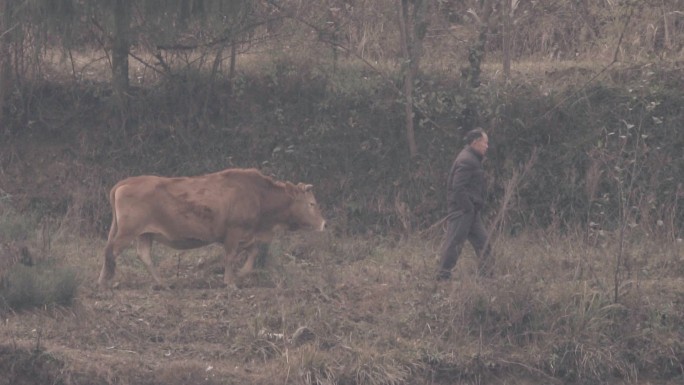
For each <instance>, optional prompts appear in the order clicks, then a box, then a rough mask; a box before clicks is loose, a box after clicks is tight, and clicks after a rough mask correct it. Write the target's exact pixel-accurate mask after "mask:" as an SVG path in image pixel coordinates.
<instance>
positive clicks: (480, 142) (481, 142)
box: [470, 134, 489, 156]
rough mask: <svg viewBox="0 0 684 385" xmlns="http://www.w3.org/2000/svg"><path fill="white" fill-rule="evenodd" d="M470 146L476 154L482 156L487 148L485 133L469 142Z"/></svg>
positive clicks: (487, 140) (487, 139) (487, 141)
mask: <svg viewBox="0 0 684 385" xmlns="http://www.w3.org/2000/svg"><path fill="white" fill-rule="evenodd" d="M470 147H472V148H473V150H475V151H476V152H477V153H478V154H480V155H482V156H484V154H485V153H486V152H487V148H488V147H489V138H488V137H487V134H482V136H481V137H479V138H477V139H475V140H474V141H473V143H471V144H470Z"/></svg>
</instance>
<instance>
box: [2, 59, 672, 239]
mask: <svg viewBox="0 0 684 385" xmlns="http://www.w3.org/2000/svg"><path fill="white" fill-rule="evenodd" d="M296 68H298V67H297V63H295V62H284V63H280V64H277V65H274V66H273V70H272V71H271V72H269V73H267V74H249V73H243V74H241V75H240V77H239V79H238V81H237V82H236V87H235V88H233V89H232V93H231V87H229V86H228V84H227V83H221V82H220V81H217V82H215V83H214V84H211V85H210V84H209V83H208V82H209V79H207V78H205V77H203V76H202V75H201V74H197V73H194V74H187V76H178V77H175V78H171V79H167V80H166V83H164V84H163V85H162V87H159V88H155V89H139V90H137V91H136V94H135V95H133V96H131V99H130V100H129V109H128V110H127V111H126V112H125V113H126V114H125V115H122V114H121V112H120V111H117V110H116V108H114V107H113V106H112V105H111V104H110V103H109V99H108V96H106V93H102V92H95V90H88V87H85V88H86V89H85V90H82V91H88V92H85V93H84V92H76V91H73V92H71V91H62V92H57V91H55V92H53V94H55V95H59V100H53V99H54V98H51V97H49V95H48V96H45V97H44V98H43V99H40V100H38V99H36V100H35V101H34V103H35V104H34V105H32V106H28V107H27V108H29V109H34V110H39V111H40V112H41V114H42V116H46V117H50V118H53V119H55V120H58V119H69V121H70V122H72V123H73V124H70V125H66V124H64V122H62V123H55V124H54V125H57V126H60V127H63V128H62V129H60V130H61V131H62V132H61V134H62V135H63V136H62V138H64V139H63V140H64V143H65V144H67V143H74V142H76V143H78V146H80V148H77V149H75V153H76V154H75V156H76V158H77V159H76V162H80V163H81V164H84V165H87V166H85V167H83V168H81V169H79V170H78V172H76V171H72V174H73V175H71V176H69V177H65V178H64V179H65V180H60V181H56V183H62V184H74V183H76V184H79V183H83V182H82V181H84V180H86V181H89V182H90V184H91V185H92V188H91V189H90V190H88V189H86V193H83V192H82V193H80V194H78V196H76V195H75V194H74V193H73V191H75V190H76V189H74V188H73V187H74V186H73V185H71V186H70V187H69V188H67V189H64V190H65V191H71V196H69V197H62V198H63V199H67V201H69V202H71V203H70V204H71V205H72V206H73V205H75V204H78V205H79V207H86V208H88V211H89V213H90V214H89V215H90V217H91V220H92V221H95V222H97V224H98V226H97V227H98V228H100V229H103V228H105V227H106V225H107V224H108V222H109V219H108V216H109V209H108V207H107V205H108V204H107V202H106V189H107V188H108V186H111V185H112V184H113V183H114V182H115V180H116V179H117V178H120V177H123V176H127V175H132V174H139V173H156V174H166V175H183V174H197V173H203V172H209V171H215V170H218V169H222V168H225V167H230V166H237V167H258V168H261V169H264V170H265V171H266V172H268V173H272V174H274V175H276V176H277V177H279V178H283V179H290V180H297V181H300V180H301V181H307V182H310V183H314V184H315V185H316V186H317V191H318V196H319V198H320V201H321V202H323V204H324V206H325V208H326V211H327V214H328V215H329V216H330V217H331V218H332V219H334V223H335V224H336V226H337V228H338V230H339V231H342V232H348V233H358V232H382V233H387V232H395V231H400V232H405V231H410V230H414V229H421V228H425V227H428V226H430V225H432V224H434V223H435V222H437V221H438V220H439V219H440V218H441V217H442V216H443V214H444V209H445V208H444V179H445V175H446V172H447V170H448V167H449V166H450V163H451V160H452V159H453V156H454V155H455V154H456V152H457V151H458V150H459V149H460V148H461V146H462V145H463V143H462V141H461V137H462V135H463V134H464V133H465V131H467V130H468V129H470V128H472V125H475V124H477V125H482V126H484V127H485V128H486V129H487V130H488V131H489V132H490V136H491V138H492V140H491V141H492V145H491V148H490V153H489V160H488V162H487V163H488V164H487V170H488V173H489V176H490V178H489V180H490V186H489V187H490V188H489V193H490V194H489V200H490V205H489V207H490V209H491V211H490V212H491V213H493V212H494V211H495V210H496V209H497V208H498V207H499V205H500V204H501V199H502V196H503V192H504V189H505V186H506V182H507V181H510V179H511V176H512V175H513V174H515V173H516V172H518V170H520V168H521V167H522V165H523V164H525V163H526V162H527V161H528V160H529V158H530V156H531V154H532V153H536V154H537V160H536V162H535V164H534V165H533V167H532V168H531V170H530V171H529V173H528V174H527V176H526V177H525V178H524V179H523V180H521V181H520V183H519V184H517V185H516V186H509V188H515V194H513V195H514V198H515V199H514V200H513V202H509V203H511V205H510V206H509V209H508V210H507V211H505V213H504V214H505V216H504V219H505V224H506V226H507V227H508V228H509V229H514V228H517V227H522V226H535V227H536V226H541V227H547V226H550V225H558V226H562V227H567V226H574V225H576V224H578V223H579V224H582V225H583V226H584V225H586V224H588V223H589V222H593V223H594V224H596V225H600V226H601V227H604V228H614V227H615V226H616V225H617V224H618V223H620V222H625V221H627V222H629V223H630V224H631V225H633V226H643V228H644V230H645V231H647V232H649V233H653V232H655V231H658V232H660V233H665V234H666V235H667V236H669V237H678V236H681V234H680V233H679V230H678V229H679V228H681V226H682V224H683V223H684V214H682V213H681V210H678V207H679V205H680V203H681V199H682V187H681V182H679V181H680V180H682V175H681V170H682V169H684V167H683V166H684V159H683V158H682V153H681V148H683V147H684V133H682V131H681V130H680V129H678V122H681V121H682V115H683V111H682V107H681V106H682V105H684V101H683V100H682V98H683V97H684V96H682V94H681V92H680V91H679V90H681V86H682V85H681V80H679V79H678V78H677V77H676V75H675V74H676V72H670V71H669V70H668V69H665V68H663V69H659V68H655V67H649V68H616V69H614V70H612V71H613V72H612V73H610V76H603V77H599V78H598V79H594V80H593V81H591V82H590V83H588V84H585V83H582V82H586V80H588V78H589V77H590V76H592V75H593V71H591V70H588V69H582V71H579V70H572V71H565V72H560V74H559V73H558V72H553V73H551V74H548V75H547V76H533V75H530V76H527V77H525V76H520V77H518V79H517V80H515V81H514V82H510V83H506V84H503V83H500V82H498V81H497V80H496V79H491V80H490V81H488V82H485V83H483V85H482V86H481V87H480V89H478V90H476V91H469V90H468V89H466V88H464V87H462V86H461V85H460V84H459V82H458V79H456V80H449V79H442V78H440V76H439V74H431V75H427V74H426V75H424V76H423V77H422V80H421V81H420V82H419V83H418V84H417V87H416V92H417V95H416V103H417V104H416V110H417V114H416V123H417V124H416V127H417V131H416V137H417V142H418V149H419V157H418V158H417V159H409V156H408V151H407V144H406V142H405V138H404V133H403V118H402V114H403V109H402V105H401V98H400V95H399V93H398V89H399V88H398V87H397V85H396V84H395V81H394V80H392V79H389V78H385V77H382V76H380V75H377V74H373V73H367V72H365V71H363V70H359V69H354V68H345V67H344V66H340V65H338V66H337V67H336V68H335V69H334V70H333V69H330V70H329V71H325V70H322V69H320V68H319V69H316V70H314V69H311V68H309V69H306V68H308V67H302V68H304V69H305V70H304V71H296V70H295V69H296ZM613 79H617V80H619V81H620V82H621V84H616V83H614V82H613ZM578 82H579V84H584V86H578V85H577V84H578ZM190 84H193V86H190ZM55 87H56V86H55ZM92 87H94V88H97V86H96V85H94V86H92ZM82 95H87V97H83V96H82ZM65 106H66V108H67V109H72V110H74V111H76V112H75V113H74V114H70V115H69V116H68V117H66V118H65V117H63V114H62V113H61V112H62V111H63V110H64V109H65ZM79 109H80V110H79ZM466 111H469V112H467V113H468V114H474V115H472V116H466ZM54 129H55V128H54V127H53V128H52V129H51V130H54ZM46 130H47V131H50V129H49V128H48V127H47V126H45V127H42V126H38V125H36V127H29V128H23V129H21V130H19V129H16V128H15V129H13V130H12V132H14V135H15V136H14V138H15V140H14V141H12V142H13V143H17V142H21V141H22V138H23V139H25V140H29V138H32V139H30V140H32V141H33V143H39V142H40V141H41V138H44V139H45V140H46V141H47V140H48V139H49V140H50V141H52V143H53V144H54V142H55V141H56V139H55V138H54V137H52V136H51V135H48V134H47V133H46ZM75 138H78V140H77V141H76V139H75ZM69 146H70V147H73V145H69ZM3 153H10V152H5V151H3ZM72 155H74V154H73V153H72ZM3 158H4V159H3V163H4V164H6V165H9V164H11V163H12V161H13V160H12V159H11V158H9V157H3ZM33 172H35V173H40V172H41V171H40V170H34V171H33ZM83 174H87V176H86V175H83ZM24 191H26V190H24ZM88 192H90V193H88ZM10 193H12V192H11V191H10ZM25 193H26V194H27V195H30V194H31V192H30V191H26V192H25ZM53 198H55V199H57V197H53ZM75 200H81V201H83V200H85V201H87V202H86V203H84V202H75ZM67 206H68V205H67ZM48 207H49V205H48ZM58 207H64V206H63V205H59V206H58Z"/></svg>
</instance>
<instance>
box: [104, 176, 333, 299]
mask: <svg viewBox="0 0 684 385" xmlns="http://www.w3.org/2000/svg"><path fill="white" fill-rule="evenodd" d="M311 188H312V186H311V185H305V184H302V183H300V184H298V185H294V184H292V183H290V182H281V181H275V180H273V179H272V178H269V177H267V176H264V175H263V174H261V173H260V172H259V171H257V170H255V169H227V170H223V171H220V172H216V173H212V174H207V175H202V176H195V177H183V178H163V177H158V176H149V175H145V176H137V177H131V178H127V179H124V180H122V181H120V182H119V183H117V184H116V185H115V186H114V187H113V188H112V190H111V191H110V193H109V203H110V204H111V206H112V227H111V229H110V230H109V238H108V240H107V246H106V247H105V252H104V253H105V259H104V264H103V266H102V271H101V273H100V278H99V283H100V285H103V286H106V285H107V284H108V283H109V282H110V281H111V279H112V278H113V277H114V271H115V269H116V256H117V255H119V254H120V253H121V252H122V251H123V250H124V249H125V248H126V247H128V246H129V245H130V243H131V242H132V241H133V240H134V239H136V238H137V240H138V248H137V252H138V257H139V258H140V259H141V260H142V261H143V263H144V264H145V266H146V267H147V270H148V271H149V273H150V274H151V275H152V277H153V278H154V280H155V282H156V284H157V285H159V286H162V287H163V286H164V285H163V283H162V280H161V278H160V276H159V274H158V273H157V270H156V269H155V267H154V264H153V263H152V258H151V257H150V251H151V249H152V241H158V242H160V243H163V244H165V245H167V246H169V247H172V248H174V249H194V248H198V247H202V246H206V245H209V244H212V243H220V244H222V245H223V247H224V249H225V256H224V266H225V273H224V283H225V284H226V285H234V283H233V263H234V260H236V257H237V255H238V254H240V252H241V251H247V252H248V258H247V262H245V265H244V267H243V268H242V270H241V272H240V274H245V273H248V272H249V271H250V270H251V269H252V266H253V264H254V258H255V257H256V254H257V248H256V241H257V240H259V241H270V240H271V239H272V237H273V230H274V228H276V227H278V226H281V227H285V228H286V229H288V230H297V229H300V228H302V229H312V230H319V231H322V230H323V229H324V227H325V219H323V217H322V215H321V212H320V210H319V208H318V204H317V203H316V199H315V198H314V195H313V192H312V191H311Z"/></svg>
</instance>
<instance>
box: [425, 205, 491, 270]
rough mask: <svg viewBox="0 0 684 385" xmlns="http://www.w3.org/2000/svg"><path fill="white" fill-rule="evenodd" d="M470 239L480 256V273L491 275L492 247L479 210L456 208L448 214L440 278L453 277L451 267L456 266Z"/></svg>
mask: <svg viewBox="0 0 684 385" xmlns="http://www.w3.org/2000/svg"><path fill="white" fill-rule="evenodd" d="M466 240H468V241H469V242H470V244H471V245H473V248H474V249H475V253H476V254H477V257H478V273H479V274H480V275H482V276H491V275H492V268H493V266H492V265H493V261H492V257H491V248H490V246H489V242H488V241H487V230H486V229H485V227H484V225H483V224H482V218H481V216H480V211H479V210H473V211H464V210H456V211H452V212H450V213H449V215H448V216H447V233H446V238H445V241H444V246H443V249H442V258H441V261H440V265H439V271H438V272H437V278H438V279H448V278H449V277H451V269H453V268H454V266H456V262H457V261H458V257H459V255H460V254H461V249H462V248H463V244H464V243H465V241H466Z"/></svg>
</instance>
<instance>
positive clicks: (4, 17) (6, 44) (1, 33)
mask: <svg viewBox="0 0 684 385" xmlns="http://www.w3.org/2000/svg"><path fill="white" fill-rule="evenodd" d="M11 7H12V2H10V1H0V127H5V107H6V105H7V98H8V94H9V91H10V90H11V89H12V62H11V57H10V36H11V35H10V34H11V32H12V30H13V29H14V28H15V26H13V25H12V8H11Z"/></svg>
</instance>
